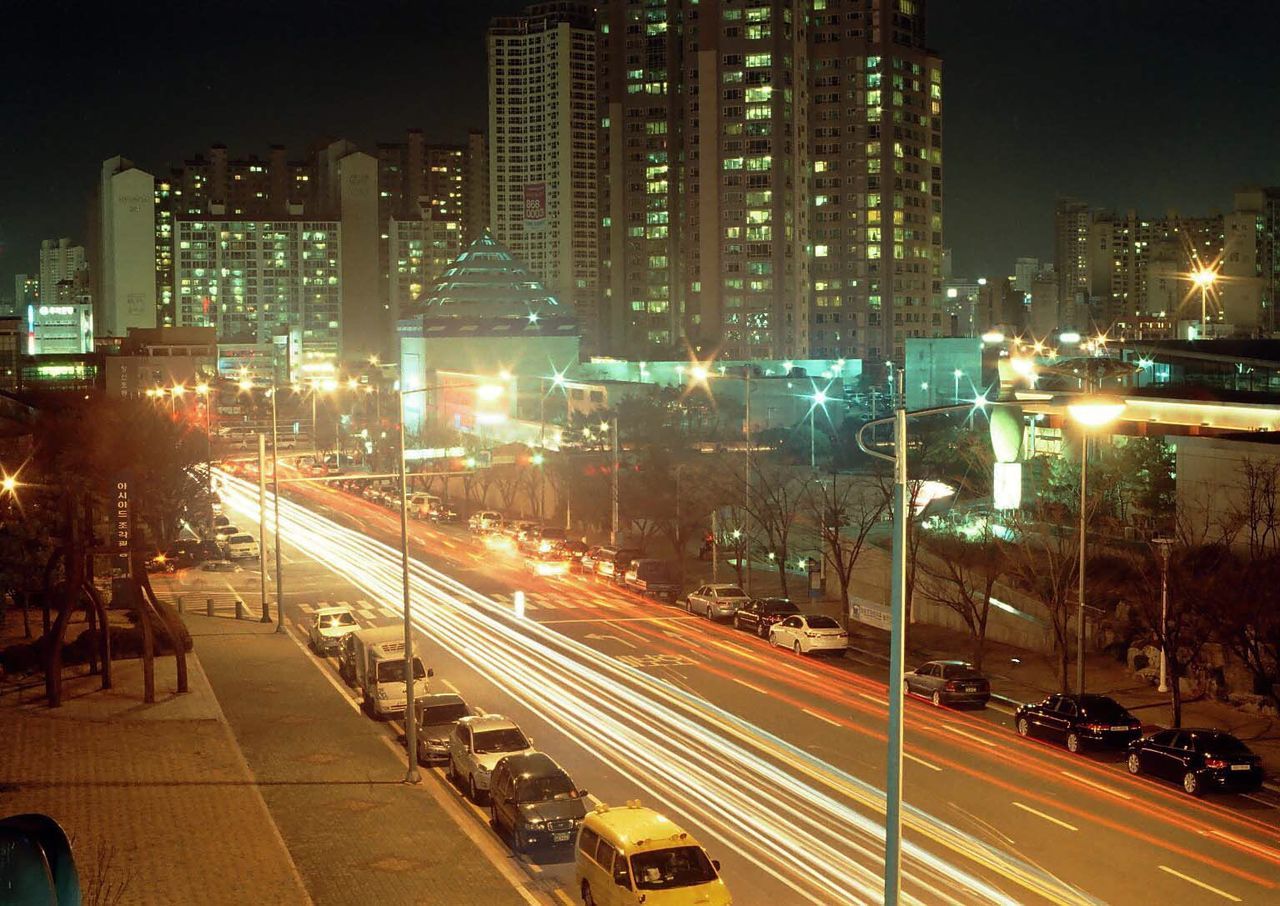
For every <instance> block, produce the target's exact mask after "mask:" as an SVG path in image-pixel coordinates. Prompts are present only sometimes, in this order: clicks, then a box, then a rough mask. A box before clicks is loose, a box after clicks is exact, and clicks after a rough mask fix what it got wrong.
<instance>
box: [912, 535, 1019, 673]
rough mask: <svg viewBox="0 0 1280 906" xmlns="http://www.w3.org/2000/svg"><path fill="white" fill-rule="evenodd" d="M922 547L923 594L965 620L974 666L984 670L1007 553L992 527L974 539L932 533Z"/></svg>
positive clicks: (921, 590) (1006, 563) (1005, 569)
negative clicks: (995, 597) (990, 624)
mask: <svg viewBox="0 0 1280 906" xmlns="http://www.w3.org/2000/svg"><path fill="white" fill-rule="evenodd" d="M923 545H924V553H925V556H924V557H923V558H922V559H921V561H920V571H921V573H922V578H923V581H922V582H921V583H920V593H921V594H922V595H923V596H924V597H925V599H927V600H929V601H933V602H934V603H936V604H941V605H942V606H944V607H947V608H949V609H950V610H952V611H954V612H955V613H956V614H957V615H958V616H959V617H960V619H962V620H964V624H965V626H967V627H968V629H969V640H970V642H971V643H972V645H973V654H972V657H971V659H972V661H973V666H974V667H975V668H976V669H978V670H981V669H982V658H983V653H984V649H985V646H986V641H987V620H988V618H989V617H990V616H991V598H992V595H993V593H994V591H995V587H996V583H998V582H999V581H1000V579H1001V578H1002V577H1003V576H1004V574H1005V572H1006V571H1007V570H1008V569H1009V562H1008V559H1007V557H1006V555H1005V552H1004V550H1003V549H1002V548H1001V546H1000V543H999V541H998V540H997V539H996V537H995V535H994V534H993V533H992V531H991V526H990V525H985V526H984V527H983V529H982V531H981V533H980V534H979V535H978V536H977V537H973V538H970V537H968V536H965V535H961V534H959V533H955V532H935V533H930V534H929V535H927V536H926V537H925V539H924V542H923Z"/></svg>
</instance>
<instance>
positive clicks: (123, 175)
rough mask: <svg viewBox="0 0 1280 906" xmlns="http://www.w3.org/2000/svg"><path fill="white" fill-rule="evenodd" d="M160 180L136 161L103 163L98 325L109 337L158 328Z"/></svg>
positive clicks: (96, 266) (97, 215)
mask: <svg viewBox="0 0 1280 906" xmlns="http://www.w3.org/2000/svg"><path fill="white" fill-rule="evenodd" d="M155 204H156V202H155V178H154V177H152V175H151V174H150V173H147V172H145V171H143V170H140V169H138V168H137V167H135V166H134V165H133V162H132V161H129V160H126V159H125V158H123V157H113V158H111V159H109V160H107V161H104V162H103V164H102V170H101V173H100V175H99V179H98V185H97V196H96V204H95V210H94V212H93V213H94V218H93V220H94V231H95V235H94V236H93V237H92V238H91V241H92V243H93V249H94V256H93V261H92V262H91V274H90V276H91V278H92V280H93V286H94V291H93V304H94V308H95V317H94V323H95V324H96V325H97V332H98V334H99V335H100V336H104V337H124V336H126V335H127V334H128V331H129V328H131V327H155V326H156V218H155Z"/></svg>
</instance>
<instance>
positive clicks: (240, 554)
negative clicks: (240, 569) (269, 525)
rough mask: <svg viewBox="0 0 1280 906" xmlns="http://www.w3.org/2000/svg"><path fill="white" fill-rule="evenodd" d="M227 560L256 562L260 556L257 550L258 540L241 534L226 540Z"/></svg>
mask: <svg viewBox="0 0 1280 906" xmlns="http://www.w3.org/2000/svg"><path fill="white" fill-rule="evenodd" d="M226 544H227V559H228V560H256V559H257V558H258V557H259V556H261V551H259V550H258V539H257V538H254V537H253V536H252V535H249V534H246V533H244V532H241V533H240V534H238V535H232V536H231V537H230V538H228V539H227V542H226Z"/></svg>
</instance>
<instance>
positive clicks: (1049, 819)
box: [1013, 800, 1080, 831]
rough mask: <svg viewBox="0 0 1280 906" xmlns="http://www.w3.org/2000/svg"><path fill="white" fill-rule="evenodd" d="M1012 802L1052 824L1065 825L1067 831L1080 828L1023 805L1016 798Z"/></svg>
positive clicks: (1015, 805)
mask: <svg viewBox="0 0 1280 906" xmlns="http://www.w3.org/2000/svg"><path fill="white" fill-rule="evenodd" d="M1013 804H1014V807H1016V808H1020V809H1022V810H1023V811H1024V812H1030V813H1031V814H1033V815H1035V816H1036V817H1037V818H1043V819H1044V820H1045V821H1052V822H1053V823H1054V824H1056V825H1058V826H1059V827H1065V828H1066V829H1067V830H1069V831H1074V830H1079V829H1080V828H1078V827H1076V826H1075V825H1074V824H1068V823H1067V822H1065V821H1062V820H1059V819H1058V818H1055V817H1053V815H1046V814H1045V813H1044V812H1042V811H1040V810H1038V809H1034V808H1032V807H1031V806H1029V805H1023V804H1022V803H1021V802H1018V801H1016V800H1015V801H1014V803H1013Z"/></svg>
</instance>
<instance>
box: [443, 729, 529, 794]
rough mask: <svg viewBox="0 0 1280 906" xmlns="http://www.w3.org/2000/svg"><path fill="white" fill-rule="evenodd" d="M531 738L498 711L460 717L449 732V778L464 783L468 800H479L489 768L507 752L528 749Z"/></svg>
mask: <svg viewBox="0 0 1280 906" xmlns="http://www.w3.org/2000/svg"><path fill="white" fill-rule="evenodd" d="M532 751H533V742H532V741H531V740H529V739H528V738H526V737H525V735H524V733H522V732H520V728H519V727H518V726H516V723H515V721H513V720H509V719H508V718H506V717H503V716H502V715H501V714H485V715H477V716H474V717H464V718H462V719H460V720H459V721H458V722H457V723H456V724H455V725H454V727H453V732H452V733H450V734H449V779H450V780H452V781H453V782H454V783H458V784H462V785H464V786H465V787H466V790H467V795H468V796H470V797H471V801H472V802H475V803H480V802H481V801H482V800H483V798H484V796H486V795H487V794H488V792H489V778H490V776H491V775H492V774H493V769H494V768H495V767H497V766H498V762H499V761H501V760H502V759H503V758H504V757H505V756H507V755H514V754H515V753H517V752H532Z"/></svg>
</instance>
